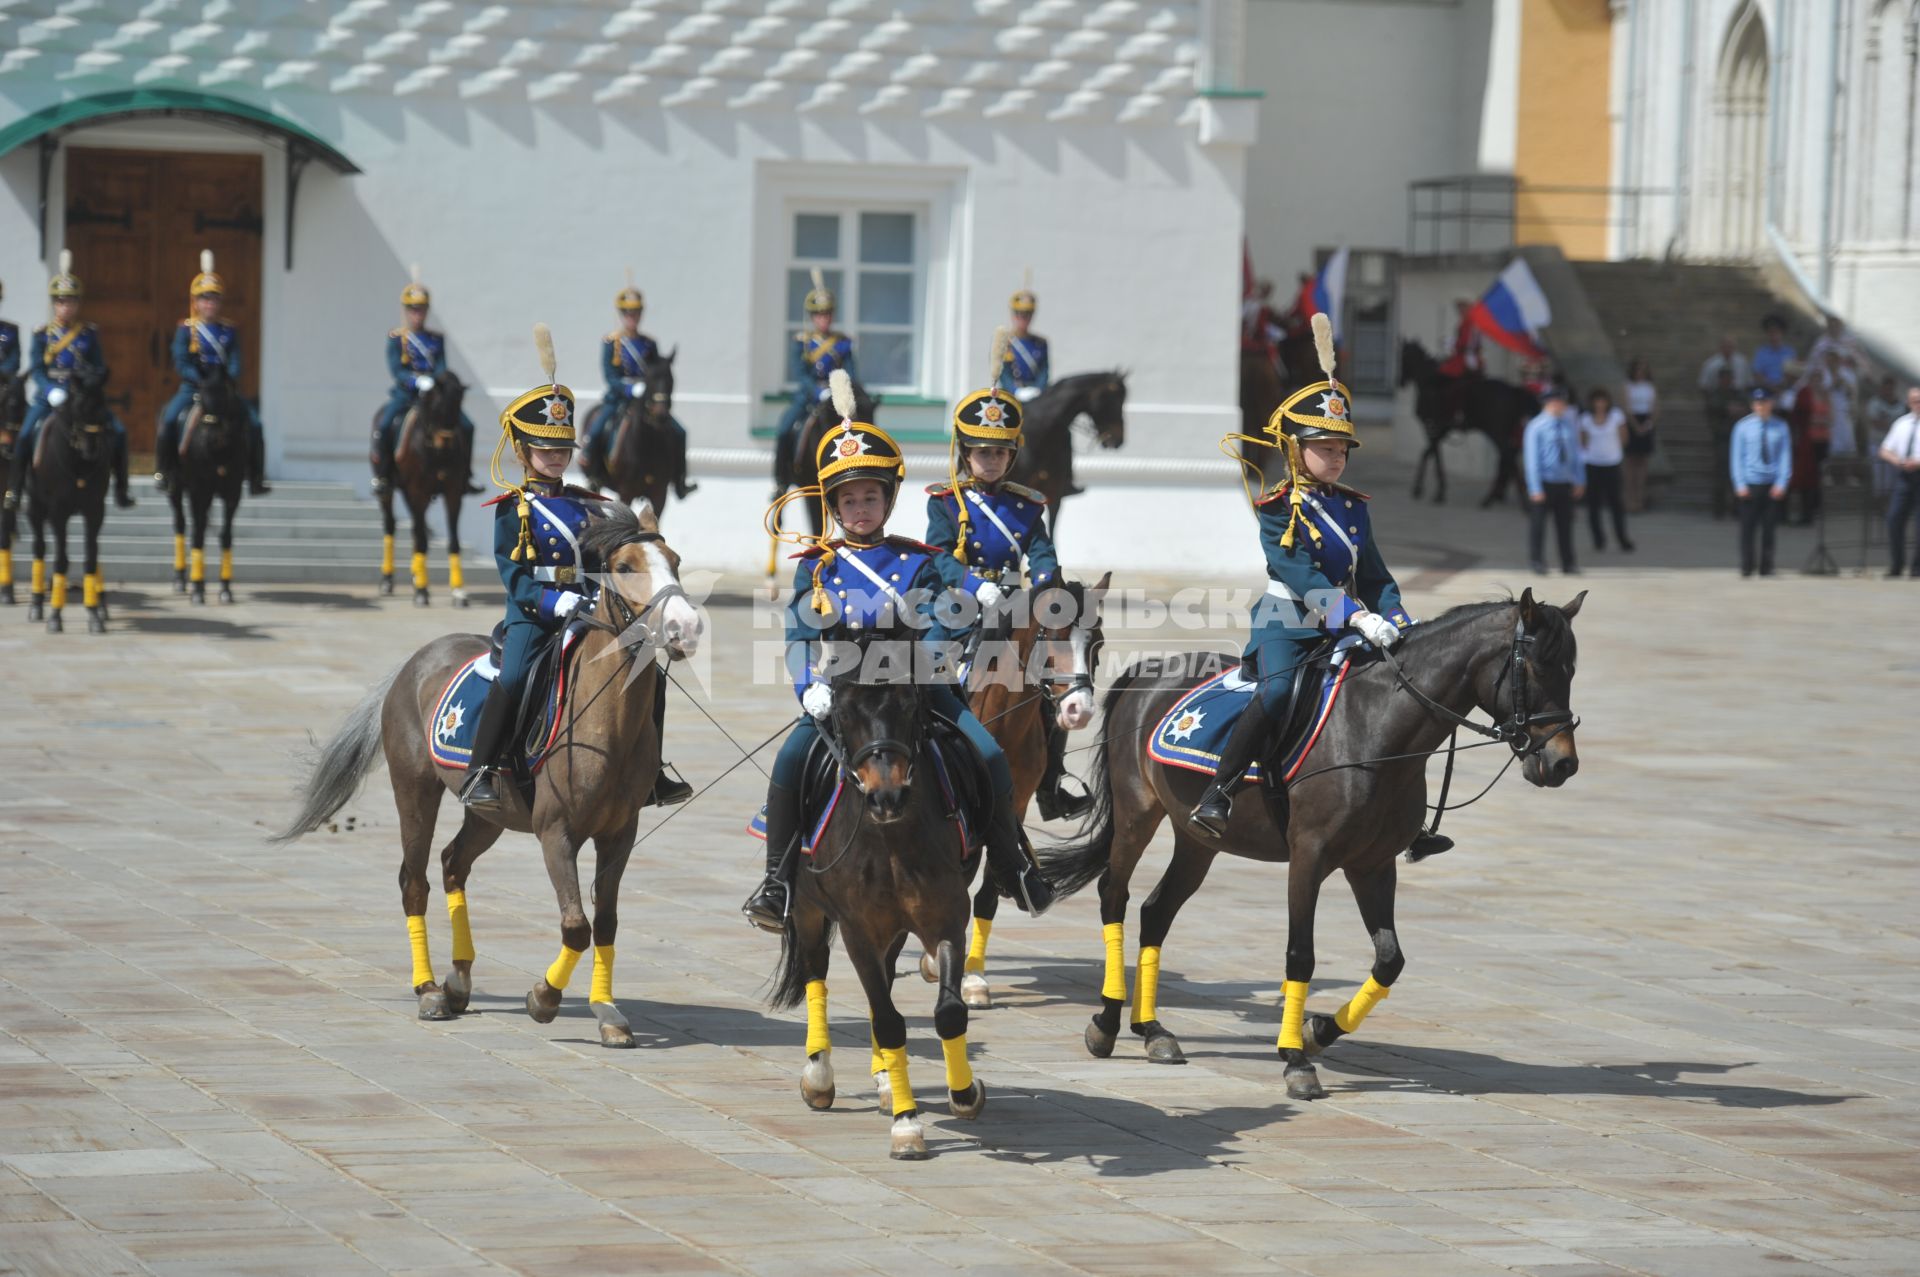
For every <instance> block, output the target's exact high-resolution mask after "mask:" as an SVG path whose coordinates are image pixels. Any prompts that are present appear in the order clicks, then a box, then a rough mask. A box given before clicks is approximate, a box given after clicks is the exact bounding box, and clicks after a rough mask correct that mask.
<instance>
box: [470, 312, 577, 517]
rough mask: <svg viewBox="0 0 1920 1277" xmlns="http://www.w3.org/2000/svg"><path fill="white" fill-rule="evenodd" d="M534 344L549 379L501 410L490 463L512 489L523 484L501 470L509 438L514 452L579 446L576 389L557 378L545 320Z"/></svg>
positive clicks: (501, 483) (499, 481)
mask: <svg viewBox="0 0 1920 1277" xmlns="http://www.w3.org/2000/svg"><path fill="white" fill-rule="evenodd" d="M533 344H534V349H535V350H536V351H538V352H539V355H540V370H541V372H543V373H544V374H545V375H546V378H547V381H546V384H545V385H543V386H535V387H534V388H533V389H532V390H529V391H527V392H526V393H525V394H523V395H520V396H518V397H517V398H515V399H514V401H513V402H512V403H510V404H508V405H507V406H506V408H505V410H503V411H502V412H501V414H500V438H499V441H498V442H496V443H495V444H494V445H493V462H492V465H491V467H490V469H491V472H492V477H493V483H494V486H495V487H497V488H506V489H509V490H512V489H515V488H518V487H519V486H520V485H518V484H516V483H510V482H508V481H507V480H506V479H505V478H504V477H502V475H501V473H500V454H501V453H502V452H504V451H505V450H506V446H507V443H508V441H509V440H511V441H512V443H513V450H514V453H515V455H518V454H519V453H520V451H521V449H523V448H568V449H572V448H576V447H578V446H579V444H578V442H577V440H576V439H575V437H574V433H573V391H571V390H569V389H567V388H566V387H565V386H563V385H561V384H560V383H559V382H558V381H557V380H555V379H554V358H553V333H552V332H551V331H550V330H549V329H548V328H547V326H546V325H545V324H535V325H534V326H533Z"/></svg>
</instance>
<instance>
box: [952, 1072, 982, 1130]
mask: <svg viewBox="0 0 1920 1277" xmlns="http://www.w3.org/2000/svg"><path fill="white" fill-rule="evenodd" d="M947 1103H948V1105H949V1106H950V1107H951V1108H952V1110H953V1115H954V1116H955V1117H964V1118H966V1119H967V1120H968V1121H969V1122H971V1121H972V1120H973V1119H974V1118H976V1117H979V1116H980V1110H981V1109H983V1108H985V1107H987V1088H986V1087H984V1086H982V1085H981V1084H980V1079H979V1078H975V1079H973V1085H972V1086H970V1087H968V1088H967V1089H966V1090H964V1091H948V1092H947Z"/></svg>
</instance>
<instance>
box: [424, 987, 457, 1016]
mask: <svg viewBox="0 0 1920 1277" xmlns="http://www.w3.org/2000/svg"><path fill="white" fill-rule="evenodd" d="M453 1015H454V1012H453V1008H452V1007H450V1006H448V1005H447V992H446V990H445V989H428V990H427V991H426V992H425V993H422V994H421V995H420V1018H421V1019H422V1020H451V1019H453Z"/></svg>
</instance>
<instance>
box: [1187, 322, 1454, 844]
mask: <svg viewBox="0 0 1920 1277" xmlns="http://www.w3.org/2000/svg"><path fill="white" fill-rule="evenodd" d="M1313 334H1314V344H1315V347H1316V349H1317V351H1318V353H1319V358H1320V367H1321V369H1322V371H1323V373H1324V376H1325V379H1324V380H1322V381H1318V382H1315V383H1313V384H1312V385H1310V386H1306V387H1304V388H1303V389H1301V390H1297V391H1295V392H1294V393H1293V394H1292V395H1289V396H1288V397H1287V399H1286V400H1285V401H1284V402H1283V403H1281V405H1280V406H1279V407H1278V408H1276V409H1274V411H1273V415H1272V417H1270V418H1269V419H1268V421H1267V425H1266V433H1267V434H1268V435H1270V436H1272V445H1271V446H1274V447H1278V448H1279V449H1280V450H1281V452H1282V454H1283V455H1284V456H1285V457H1286V459H1287V477H1286V478H1284V479H1282V480H1281V481H1280V482H1279V483H1276V484H1275V485H1274V486H1273V487H1272V488H1270V489H1268V490H1267V491H1265V492H1263V493H1262V494H1261V495H1260V496H1258V497H1257V498H1255V499H1254V502H1253V506H1254V513H1255V515H1256V516H1257V517H1258V519H1259V525H1260V548H1261V549H1262V550H1263V551H1264V552H1265V555H1266V560H1267V590H1266V595H1265V597H1264V598H1262V599H1261V600H1260V601H1259V603H1257V604H1256V605H1255V606H1254V609H1253V633H1252V634H1251V635H1250V636H1249V637H1248V639H1247V646H1246V650H1245V652H1244V653H1243V657H1242V659H1243V661H1244V664H1243V666H1242V668H1243V670H1244V672H1245V673H1246V675H1247V676H1248V677H1249V678H1252V679H1254V680H1255V681H1256V683H1257V684H1258V691H1257V694H1256V695H1254V696H1253V697H1252V698H1251V701H1250V703H1249V704H1248V706H1247V708H1246V709H1245V710H1244V711H1242V713H1241V716H1240V720H1239V722H1237V723H1236V724H1234V729H1233V734H1232V735H1231V736H1230V737H1228V739H1227V744H1226V748H1225V749H1224V750H1223V751H1222V752H1221V755H1220V763H1219V766H1218V767H1217V768H1215V770H1214V777H1213V780H1212V782H1211V783H1210V784H1208V786H1207V788H1206V792H1205V793H1203V794H1202V795H1201V797H1200V802H1199V803H1198V805H1196V806H1195V807H1194V809H1193V815H1192V817H1191V819H1192V822H1193V824H1194V825H1195V827H1197V828H1198V829H1199V830H1200V831H1201V832H1202V833H1205V834H1207V835H1209V836H1211V837H1214V838H1218V837H1221V836H1222V835H1223V834H1224V833H1225V831H1226V826H1227V819H1228V816H1229V814H1230V811H1231V805H1232V801H1233V789H1234V786H1235V785H1236V784H1238V783H1239V780H1240V778H1241V776H1243V775H1244V774H1245V772H1246V770H1247V767H1248V765H1249V764H1251V763H1253V762H1255V761H1258V760H1259V759H1260V757H1261V755H1262V754H1263V753H1264V752H1265V748H1266V746H1267V743H1268V736H1269V735H1270V733H1272V732H1273V731H1275V730H1284V728H1285V726H1286V723H1285V721H1284V720H1285V717H1286V715H1287V712H1288V709H1289V708H1290V706H1289V704H1288V701H1289V697H1290V694H1291V692H1292V686H1293V679H1294V672H1295V670H1296V669H1297V668H1298V667H1299V665H1300V663H1301V662H1302V661H1305V660H1307V659H1308V657H1309V656H1310V655H1311V654H1312V653H1313V651H1314V649H1315V648H1316V647H1317V646H1319V644H1320V642H1321V640H1323V639H1324V638H1326V637H1327V636H1328V635H1339V634H1344V633H1346V632H1348V631H1351V632H1353V633H1355V634H1358V635H1359V636H1360V637H1361V638H1363V639H1365V640H1366V641H1367V642H1368V643H1370V644H1372V645H1373V646H1374V647H1377V648H1381V649H1385V648H1389V647H1392V646H1393V645H1394V644H1395V643H1398V642H1399V641H1400V636H1401V632H1402V631H1403V630H1405V629H1407V628H1408V627H1410V626H1411V625H1412V624H1413V620H1412V618H1411V617H1409V616H1408V615H1407V611H1406V608H1405V607H1404V606H1402V604H1401V602H1400V587H1399V585H1398V584H1397V583H1396V582H1395V581H1394V579H1393V573H1391V572H1390V571H1388V570H1387V565H1386V561H1385V560H1384V559H1382V558H1381V557H1380V547H1379V546H1378V545H1377V544H1376V543H1375V536H1374V532H1373V524H1372V520H1371V519H1370V518H1369V517H1368V513H1367V497H1366V494H1365V493H1362V492H1359V491H1357V490H1355V489H1353V488H1349V487H1347V486H1346V485H1344V484H1342V483H1340V482H1339V479H1340V477H1341V475H1342V474H1344V473H1345V471H1346V466H1347V456H1348V454H1349V453H1350V452H1351V451H1352V450H1353V449H1355V448H1358V447H1359V446H1360V439H1359V437H1358V435H1356V434H1355V432H1354V428H1353V420H1352V416H1351V412H1352V407H1351V405H1352V402H1353V401H1352V398H1351V397H1350V396H1349V395H1348V394H1347V388H1346V387H1345V386H1343V385H1341V384H1340V382H1339V381H1338V380H1337V379H1336V378H1335V376H1334V351H1333V329H1332V325H1331V323H1330V322H1329V321H1328V320H1327V317H1326V316H1325V315H1315V316H1314V317H1313ZM1238 438H1239V436H1237V435H1228V436H1227V437H1226V439H1223V440H1222V441H1221V443H1222V446H1223V447H1225V446H1227V445H1228V444H1230V443H1233V442H1236V441H1237V440H1238ZM1262 442H1265V441H1262ZM1452 845H1453V843H1452V840H1451V839H1448V838H1446V837H1444V836H1442V835H1439V834H1426V833H1423V834H1421V835H1420V836H1419V838H1417V839H1415V841H1414V844H1413V846H1412V848H1411V849H1410V850H1411V851H1412V852H1413V854H1414V858H1415V859H1418V858H1420V857H1423V856H1429V855H1433V854H1435V853H1437V852H1441V851H1445V850H1446V849H1447V848H1449V847H1451V846H1452Z"/></svg>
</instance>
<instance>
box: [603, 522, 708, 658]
mask: <svg viewBox="0 0 1920 1277" xmlns="http://www.w3.org/2000/svg"><path fill="white" fill-rule="evenodd" d="M666 540H667V539H666V537H665V536H663V535H661V534H660V533H658V532H641V533H637V534H636V535H634V536H632V537H630V538H628V539H627V540H626V541H623V542H621V544H622V545H664V544H666ZM616 548H618V547H616ZM600 592H601V593H605V594H608V595H609V596H610V597H609V603H608V608H609V610H610V611H612V613H613V615H614V621H615V623H614V624H611V625H609V624H608V623H607V622H605V621H603V620H601V619H600V618H599V617H597V616H593V615H588V616H584V617H582V618H581V620H582V621H584V622H585V623H586V624H587V625H588V626H589V627H591V628H593V629H596V630H603V631H605V632H606V633H608V634H611V635H613V636H614V637H615V638H617V639H619V640H620V649H621V658H622V659H623V660H629V661H630V660H632V659H633V653H634V649H635V648H639V647H644V648H646V649H648V650H649V651H653V650H655V649H656V648H658V646H659V644H658V643H656V642H655V641H654V636H653V630H652V629H651V628H650V627H649V626H648V625H647V618H648V617H650V616H652V615H653V614H654V613H655V612H656V611H657V610H659V609H660V608H661V607H663V606H664V605H665V604H666V603H667V602H668V601H669V600H671V599H676V598H678V599H684V598H686V597H687V591H686V589H685V588H684V587H683V586H682V585H681V584H680V583H679V582H678V581H669V582H667V583H666V584H665V585H663V586H661V587H660V588H659V589H657V590H655V591H654V592H653V594H652V596H651V597H649V598H648V599H647V601H646V604H645V606H643V607H641V608H640V610H639V611H635V610H634V607H633V604H631V603H629V602H628V601H627V596H626V594H625V593H623V592H622V591H621V590H620V588H619V587H618V586H614V585H611V584H608V585H603V586H601V587H600ZM636 628H637V629H638V630H639V632H638V633H637V634H635V633H634V630H635V629H636ZM629 634H633V637H632V639H628V637H627V636H628V635H629Z"/></svg>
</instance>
